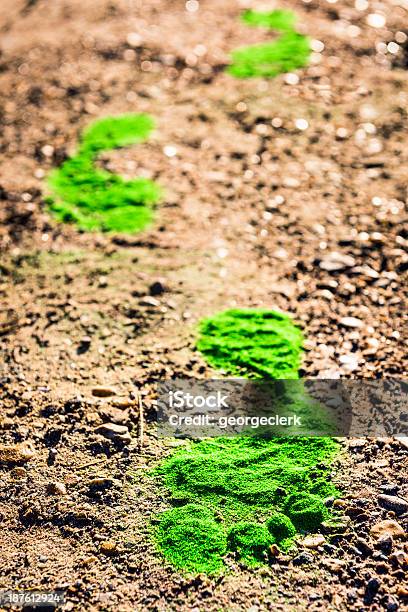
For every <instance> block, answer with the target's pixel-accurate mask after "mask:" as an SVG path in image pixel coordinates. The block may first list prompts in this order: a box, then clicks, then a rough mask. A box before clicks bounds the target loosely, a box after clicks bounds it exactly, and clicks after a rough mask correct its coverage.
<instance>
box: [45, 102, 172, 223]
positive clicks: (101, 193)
mask: <svg viewBox="0 0 408 612" xmlns="http://www.w3.org/2000/svg"><path fill="white" fill-rule="evenodd" d="M153 128H154V122H153V119H152V118H151V117H150V116H149V115H144V114H128V115H121V116H119V117H105V118H104V119H100V120H98V121H95V122H94V123H92V124H91V125H90V126H89V127H88V128H87V129H86V130H85V131H84V133H83V134H82V137H81V140H80V146H79V149H78V152H77V154H76V155H75V156H74V157H71V158H70V159H68V160H67V161H65V162H64V163H63V164H62V166H61V167H60V168H58V169H56V170H54V171H53V172H52V173H51V175H50V176H49V178H48V184H49V187H50V189H51V192H52V197H51V198H49V199H48V207H49V209H50V210H51V212H52V213H53V215H54V216H55V217H56V219H57V220H58V221H61V222H64V223H74V224H75V225H77V227H78V228H79V229H81V230H83V231H108V232H126V233H134V232H138V231H140V230H142V229H144V228H145V227H146V226H147V225H149V224H150V223H151V222H152V220H153V204H155V203H156V202H157V201H158V200H159V199H160V195H161V190H160V187H159V186H158V185H157V184H156V183H155V182H153V181H151V180H148V179H145V178H137V179H134V180H130V181H127V180H125V179H124V178H122V177H121V176H118V175H116V174H112V173H111V172H107V171H106V170H103V169H100V168H97V167H96V166H95V162H96V160H97V158H98V155H100V153H102V152H103V151H109V150H112V149H116V148H119V147H127V146H130V145H133V144H136V143H140V142H143V141H144V140H146V139H147V138H148V137H149V135H150V133H151V132H152V130H153Z"/></svg>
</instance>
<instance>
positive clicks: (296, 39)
mask: <svg viewBox="0 0 408 612" xmlns="http://www.w3.org/2000/svg"><path fill="white" fill-rule="evenodd" d="M242 20H243V21H244V22H245V23H246V24H247V25H249V26H255V27H263V28H267V29H269V30H275V31H277V32H280V33H281V34H280V36H279V38H277V39H276V40H275V41H272V42H268V43H263V44H259V45H251V46H247V47H241V48H239V49H236V50H235V51H233V52H232V54H231V57H232V64H231V65H230V66H229V67H228V69H227V71H228V72H229V73H230V74H232V75H233V76H235V77H238V78H241V79H243V78H249V77H275V76H276V75H278V74H281V73H285V72H291V71H293V70H297V69H298V68H302V67H303V66H306V65H307V64H308V61H309V55H310V43H309V39H308V37H307V36H303V35H302V34H299V33H298V32H296V31H295V29H294V27H295V23H296V17H295V15H294V13H292V11H284V10H277V11H271V12H266V13H260V12H257V11H252V10H248V11H245V12H244V13H243V15H242Z"/></svg>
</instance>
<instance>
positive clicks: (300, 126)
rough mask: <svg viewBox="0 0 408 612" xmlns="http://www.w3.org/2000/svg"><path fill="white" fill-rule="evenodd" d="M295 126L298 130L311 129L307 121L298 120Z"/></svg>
mask: <svg viewBox="0 0 408 612" xmlns="http://www.w3.org/2000/svg"><path fill="white" fill-rule="evenodd" d="M295 126H296V128H297V129H298V130H302V131H303V130H307V128H308V127H309V122H308V121H306V119H296V121H295Z"/></svg>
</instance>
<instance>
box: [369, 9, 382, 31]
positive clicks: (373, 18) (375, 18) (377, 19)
mask: <svg viewBox="0 0 408 612" xmlns="http://www.w3.org/2000/svg"><path fill="white" fill-rule="evenodd" d="M367 23H368V25H369V26H371V27H372V28H383V27H384V26H385V23H386V19H385V16H384V15H381V14H380V13H370V14H369V15H367Z"/></svg>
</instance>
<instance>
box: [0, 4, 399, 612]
mask: <svg viewBox="0 0 408 612" xmlns="http://www.w3.org/2000/svg"><path fill="white" fill-rule="evenodd" d="M271 4H272V3H266V5H267V6H271ZM246 6H252V7H254V8H257V7H261V6H262V7H265V3H263V4H261V3H259V2H255V1H254V2H252V3H251V2H239V1H238V0H224V1H223V2H222V3H220V2H216V1H215V0H202V1H201V2H200V3H199V10H198V11H196V12H189V11H188V10H186V8H185V4H184V2H174V0H173V1H172V2H170V1H165V0H154V1H153V0H150V2H148V3H142V2H139V1H132V0H127V1H125V0H114V1H112V0H111V1H110V2H107V1H105V0H99V1H98V2H96V1H94V0H87V2H79V1H78V0H69V1H68V2H64V1H63V0H54V1H53V2H52V3H50V2H46V1H45V0H31V1H30V0H29V1H28V2H22V1H20V0H13V2H11V1H10V0H3V3H2V14H1V16H0V31H1V39H0V122H1V141H0V142H1V160H0V200H1V206H0V222H1V225H0V248H1V253H2V254H1V262H0V296H1V308H0V334H1V335H0V350H1V355H2V359H1V363H0V393H1V395H0V431H1V437H0V444H7V445H12V444H16V443H20V442H23V443H26V442H27V443H29V444H30V445H31V446H32V448H33V450H34V451H35V454H34V455H33V457H32V458H31V459H30V461H28V462H27V463H26V464H25V466H24V468H23V469H22V468H21V467H20V468H17V469H16V467H15V465H13V464H12V463H10V462H9V463H8V462H3V464H2V466H0V473H1V480H0V525H1V532H0V547H1V551H2V552H1V560H0V588H1V589H4V588H15V589H23V588H40V589H51V588H62V589H64V590H66V596H67V603H66V604H65V609H66V610H73V609H90V610H91V609H92V610H94V609H100V610H135V609H136V610H139V609H140V610H145V609H149V610H184V609H185V610H187V609H188V610H192V609H193V610H202V609H205V610H220V609H223V610H225V609H228V610H251V612H255V611H257V610H264V609H274V610H285V611H286V610H305V609H309V610H310V609H312V610H317V609H324V610H326V609H327V610H361V609H364V608H366V607H369V606H371V609H373V610H380V609H386V610H389V611H392V610H397V609H407V603H408V599H407V598H408V590H407V589H406V587H405V586H404V581H406V572H407V565H408V564H407V555H406V553H407V548H406V546H407V545H406V543H405V544H404V542H405V540H404V539H402V541H400V540H396V541H395V542H394V543H392V548H391V550H388V551H385V552H384V551H383V550H381V548H379V546H378V543H377V542H376V541H375V539H374V538H372V536H371V535H370V528H371V527H372V525H374V524H376V523H377V522H378V521H379V520H382V519H385V518H388V519H396V520H397V521H398V522H399V524H400V525H401V526H402V528H403V529H405V531H407V530H408V518H407V514H405V515H404V514H403V513H402V515H401V516H396V515H395V513H394V512H392V511H390V510H385V509H383V508H382V507H381V506H380V505H379V501H378V496H379V495H380V494H382V493H384V492H385V493H391V494H393V493H398V494H399V495H401V496H402V497H403V496H404V495H405V496H407V495H408V481H407V467H408V463H407V457H408V450H407V449H406V447H404V446H403V445H402V444H400V443H399V442H398V441H396V440H392V439H381V440H374V439H365V440H360V441H358V440H357V441H356V440H351V441H344V451H345V452H344V454H343V455H342V457H341V459H340V460H339V463H338V465H336V466H334V468H335V474H334V478H335V479H336V480H337V482H339V484H340V485H341V486H342V487H343V490H344V496H343V502H341V503H342V504H343V505H342V508H344V513H345V520H344V526H343V528H342V529H341V530H340V531H341V532H339V533H328V534H325V537H326V543H325V544H323V545H322V546H321V547H320V548H319V549H317V550H315V549H312V550H308V551H306V549H305V548H304V547H302V544H300V545H299V555H300V556H301V555H302V554H303V555H305V554H306V556H304V557H303V560H302V558H301V560H300V562H298V561H297V560H296V559H295V561H294V560H293V559H292V558H291V557H285V556H282V557H280V558H278V559H277V560H276V563H274V564H273V565H271V567H268V568H265V569H263V570H259V571H248V570H246V569H245V568H242V567H236V568H235V570H234V571H233V572H232V573H231V575H228V576H225V577H223V578H221V579H219V580H216V581H214V580H210V579H209V578H206V577H203V576H200V577H195V578H186V577H183V576H180V575H179V574H177V573H175V572H174V571H173V570H172V569H171V568H168V567H166V565H165V564H163V561H162V559H161V558H160V557H159V556H158V555H157V553H156V552H155V550H154V546H153V544H152V543H151V539H150V534H149V525H150V521H151V518H152V516H154V514H155V513H156V512H158V511H160V510H163V509H165V508H166V507H167V500H166V494H165V492H164V491H163V489H162V488H161V487H160V483H158V482H156V481H154V480H153V479H152V478H151V477H150V476H149V475H148V474H149V468H150V467H151V466H154V465H155V464H156V463H157V462H158V461H159V460H160V459H161V458H162V457H164V456H165V455H166V453H169V452H171V450H172V448H171V447H168V446H165V445H164V444H163V442H162V441H161V440H158V439H157V438H156V436H155V431H154V425H153V421H154V409H153V403H152V399H153V397H154V386H155V382H156V381H158V380H160V379H162V378H164V377H171V376H195V377H198V378H206V377H211V370H210V368H208V366H207V365H206V364H205V363H204V362H203V360H202V359H201V357H200V356H199V355H198V354H197V352H196V351H195V348H194V346H195V334H196V331H195V330H196V324H197V322H198V321H199V320H200V319H201V318H202V317H203V316H206V315H210V314H212V313H214V312H215V311H218V310H222V309H225V308H228V307H231V306H236V305H237V306H243V307H250V306H264V307H270V308H277V309H281V310H284V311H286V312H289V313H291V314H292V315H293V316H294V318H295V320H296V321H297V322H298V323H299V324H300V325H301V326H302V327H303V329H304V331H305V334H306V336H307V346H306V348H307V352H306V357H305V361H304V370H303V374H304V375H308V376H320V377H331V376H334V375H338V374H340V375H341V376H345V377H349V376H352V377H367V378H372V377H382V376H394V377H403V376H406V371H407V359H406V350H405V346H406V339H407V338H406V306H405V303H404V299H405V295H406V270H407V261H408V257H407V252H406V246H407V230H406V197H407V191H406V167H407V163H408V149H407V146H406V142H407V140H406V139H407V132H408V124H407V107H408V104H407V101H408V95H407V81H408V79H407V70H406V69H407V65H408V47H407V43H406V42H404V40H405V41H406V35H405V39H404V24H405V27H406V23H407V6H406V5H405V4H404V2H403V1H401V2H388V1H387V2H376V3H368V6H367V7H365V4H364V2H357V3H356V5H354V3H352V2H349V1H348V0H347V1H346V0H341V1H340V0H339V1H338V2H335V3H328V2H317V1H316V0H311V2H307V3H306V2H294V1H290V2H289V1H287V2H282V3H280V6H283V7H286V8H291V9H293V10H295V11H296V12H297V14H298V15H299V30H301V31H303V32H305V33H307V34H308V35H310V36H311V38H312V39H313V40H314V43H313V44H314V48H315V49H316V51H315V52H314V54H313V56H312V63H311V65H310V66H309V67H308V68H307V69H304V70H302V71H299V73H298V76H299V82H298V83H295V84H293V82H292V84H290V82H291V79H290V78H289V79H288V78H287V77H285V76H281V77H278V78H276V79H275V80H272V81H266V80H263V79H256V80H248V81H238V80H234V79H233V78H231V77H229V76H228V75H226V74H225V73H224V72H223V68H224V66H225V65H226V63H227V62H228V52H229V51H230V50H231V49H233V48H235V47H236V46H239V45H240V44H249V43H253V42H257V41H261V40H265V39H266V38H267V37H268V36H269V35H267V34H265V33H263V32H262V31H259V30H252V29H248V28H246V27H245V26H243V25H242V24H240V22H239V20H238V16H239V14H240V12H241V10H242V8H243V7H246ZM372 13H380V14H383V15H384V16H385V17H386V24H384V26H383V27H380V28H374V27H371V26H370V25H369V24H368V23H367V18H368V15H370V14H372ZM316 41H321V42H323V43H324V49H322V45H321V44H320V45H319V44H318V42H316ZM392 41H394V42H395V41H400V43H399V45H398V52H397V53H394V52H390V51H389V50H387V47H386V45H387V44H388V43H389V42H392ZM389 48H390V49H392V50H393V51H395V47H392V46H391V47H389ZM319 50H320V51H319ZM124 112H148V113H150V114H152V115H153V116H154V117H155V118H156V121H157V130H156V133H155V135H154V137H153V138H151V139H150V140H149V142H148V143H145V144H143V145H141V146H138V147H133V148H129V149H125V150H121V151H116V152H114V153H112V154H107V155H105V156H104V158H103V159H102V160H101V163H102V164H104V165H105V166H106V167H107V168H110V169H112V170H113V171H115V172H119V173H121V174H124V175H127V176H140V175H144V176H147V177H151V178H154V179H155V180H157V181H158V182H159V183H160V184H161V185H162V186H163V187H164V189H165V194H166V195H165V198H164V200H163V202H162V204H161V205H160V207H159V209H158V211H157V217H156V223H155V225H154V226H153V227H152V228H151V229H150V230H149V231H146V232H144V233H143V234H139V235H137V236H134V237H123V236H98V235H89V234H79V233H77V232H76V231H75V229H74V228H71V227H68V226H65V227H63V226H58V225H57V224H56V223H55V222H54V221H53V220H52V218H51V217H50V216H49V214H47V211H46V209H45V206H44V197H45V196H46V194H47V187H46V182H45V180H44V177H46V175H47V173H48V172H49V171H50V169H51V168H53V167H55V166H56V165H58V164H60V163H61V162H62V161H63V160H64V159H65V158H66V156H67V155H69V154H70V153H71V152H72V151H74V150H75V145H76V142H77V138H78V134H79V132H80V130H81V129H82V128H83V127H84V126H86V125H87V124H88V123H89V122H90V121H92V120H93V119H95V118H98V117H102V116H105V115H108V114H119V113H124ZM299 119H305V120H306V121H307V124H308V127H307V129H305V130H302V129H299V127H298V126H299V125H302V124H301V123H300V124H299V122H298V121H297V120H299ZM168 146H172V147H175V148H176V155H174V156H172V157H168V155H166V152H168V149H166V147H168ZM333 253H337V254H340V256H339V255H336V256H334V255H333ZM334 260H335V261H337V262H339V261H340V264H339V266H338V269H337V270H329V269H328V268H331V265H330V264H331V263H332V262H333V261H334ZM158 284H159V285H158ZM158 286H160V290H159V291H157V287H158ZM344 317H356V318H358V319H359V320H360V321H361V324H360V325H359V327H348V326H347V325H345V324H344V322H342V319H343V318H344ZM97 385H109V386H114V387H115V389H116V392H117V396H113V397H112V398H108V399H98V398H95V397H94V396H93V395H92V389H93V388H94V387H95V386H97ZM136 392H140V394H141V397H142V398H143V407H144V419H145V421H146V431H145V436H144V440H143V445H142V447H141V446H140V439H139V434H140V418H139V415H140V412H139V406H138V403H137V402H136V401H135V400H134V397H135V394H136ZM118 396H120V397H123V398H127V401H126V402H125V401H122V402H121V406H120V407H118V406H115V402H116V403H117V404H118V403H120V402H118ZM111 421H114V422H117V423H119V424H121V425H125V426H127V427H128V429H129V432H130V436H131V442H130V443H129V442H126V441H120V440H107V439H106V438H105V437H103V436H101V435H100V434H98V433H97V432H96V431H95V429H96V428H97V427H98V426H99V425H101V424H102V423H104V422H111ZM96 477H103V478H105V479H108V481H107V482H106V483H105V484H106V486H105V488H102V490H95V488H94V487H93V486H92V484H91V485H90V482H91V481H92V479H94V478H96ZM109 479H110V480H109ZM53 483H54V485H53ZM55 483H59V484H60V485H63V488H62V489H61V488H60V490H59V494H58V487H57V492H56V490H55ZM106 541H111V542H113V543H115V545H116V548H115V550H114V551H113V554H112V555H110V556H107V555H106V554H104V553H103V550H104V546H103V543H104V542H106ZM404 546H405V549H404ZM302 551H303V552H302ZM398 551H402V554H403V555H404V554H405V557H401V554H400V555H399V556H398V554H399V553H398ZM299 555H298V556H299ZM308 555H309V556H310V555H312V557H311V558H308ZM404 559H405V560H404Z"/></svg>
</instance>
